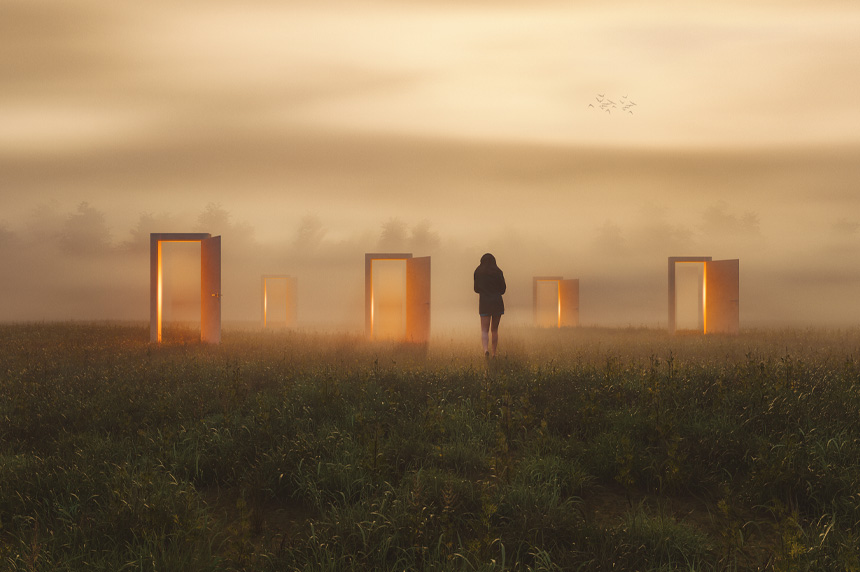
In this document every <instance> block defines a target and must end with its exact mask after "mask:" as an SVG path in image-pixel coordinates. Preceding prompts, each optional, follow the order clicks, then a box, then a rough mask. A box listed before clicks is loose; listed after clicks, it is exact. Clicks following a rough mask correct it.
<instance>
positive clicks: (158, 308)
mask: <svg viewBox="0 0 860 572" xmlns="http://www.w3.org/2000/svg"><path fill="white" fill-rule="evenodd" d="M149 240H150V290H149V292H150V313H149V319H150V338H149V339H150V341H152V342H155V343H159V342H161V341H162V326H163V322H164V268H163V263H164V253H163V249H162V243H163V242H196V243H198V244H200V245H201V253H200V256H201V277H200V284H201V298H202V297H203V294H202V290H203V289H204V288H206V289H207V290H211V291H212V296H213V299H214V300H216V301H217V306H213V303H212V302H211V301H210V300H208V299H206V300H201V304H200V306H201V307H200V319H201V332H200V333H201V340H203V341H207V342H213V343H218V342H220V335H221V332H220V329H221V307H220V300H221V291H220V290H221V237H220V236H218V237H214V238H213V237H212V235H211V234H208V233H150V235H149ZM203 245H206V248H205V249H204V248H203ZM204 250H205V251H206V256H204ZM204 258H205V259H206V260H207V261H208V262H207V263H206V264H205V265H204V263H203V260H204ZM204 267H205V269H206V270H204ZM204 308H205V309H206V311H204ZM204 315H205V318H204ZM204 324H205V325H206V326H207V327H206V328H204ZM204 330H205V331H204Z"/></svg>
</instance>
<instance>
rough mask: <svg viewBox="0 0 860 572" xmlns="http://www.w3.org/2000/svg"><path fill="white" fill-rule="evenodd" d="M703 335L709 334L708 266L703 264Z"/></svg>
mask: <svg viewBox="0 0 860 572" xmlns="http://www.w3.org/2000/svg"><path fill="white" fill-rule="evenodd" d="M702 333H705V334H707V333H708V265H707V263H704V262H703V263H702Z"/></svg>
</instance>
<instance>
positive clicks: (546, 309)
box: [532, 276, 579, 328]
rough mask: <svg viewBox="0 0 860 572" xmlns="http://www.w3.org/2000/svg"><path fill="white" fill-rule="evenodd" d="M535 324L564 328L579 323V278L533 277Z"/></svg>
mask: <svg viewBox="0 0 860 572" xmlns="http://www.w3.org/2000/svg"><path fill="white" fill-rule="evenodd" d="M532 306H533V310H534V322H535V326H537V327H539V328H563V327H571V326H572V327H575V326H578V325H579V279H567V280H565V279H564V278H563V277H561V276H535V277H534V278H533V279H532Z"/></svg>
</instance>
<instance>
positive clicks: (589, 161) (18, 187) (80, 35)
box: [0, 0, 860, 333]
mask: <svg viewBox="0 0 860 572" xmlns="http://www.w3.org/2000/svg"><path fill="white" fill-rule="evenodd" d="M857 70H860V10H858V9H857V8H856V7H854V6H853V5H850V4H847V3H840V2H830V3H824V4H817V5H816V6H815V7H811V6H806V5H804V4H802V3H793V2H789V3H785V4H784V5H782V4H781V5H779V6H776V5H774V4H772V3H769V2H766V1H759V2H751V3H750V2H746V3H733V2H729V3H722V2H721V3H710V2H705V3H701V4H699V5H697V6H695V7H690V6H683V7H682V6H678V5H676V4H675V3H672V2H658V3H656V4H653V5H649V7H648V9H647V10H645V9H643V8H641V7H639V6H638V5H636V4H628V3H624V2H609V3H607V2H602V3H597V2H581V3H570V4H564V3H557V2H540V3H537V4H528V5H518V4H517V3H515V2H506V3H501V4H498V5H493V6H490V5H486V4H482V3H476V2H467V3H463V4H458V5H454V4H451V3H442V4H439V3H430V2H413V3H410V4H409V5H407V6H404V5H400V4H395V3H389V2H365V3H359V4H349V5H348V6H347V5H343V4H341V3H339V2H323V3H305V2H294V3H290V4H288V5H280V4H277V3H270V2H265V1H262V0H259V1H255V2H250V3H244V4H243V5H242V6H233V5H231V4H230V3H224V2H214V3H199V2H190V3H183V4H182V6H176V5H175V4H174V3H168V2H152V3H147V4H146V5H145V6H144V5H137V6H133V5H111V6H104V5H102V4H101V3H98V2H86V1H85V2H79V3H75V4H74V5H72V4H68V3H65V2H46V3H40V4H39V5H38V6H37V5H34V4H33V3H31V2H24V1H19V0H12V1H9V2H4V3H3V5H2V6H0V73H2V76H3V77H4V87H3V89H2V91H0V125H2V128H0V265H2V268H3V269H4V270H3V274H2V279H0V321H22V320H91V319H94V320H103V319H107V320H140V321H144V320H148V316H149V233H151V232H209V233H211V234H213V235H219V234H220V235H222V237H223V243H222V244H223V247H222V248H223V266H222V285H223V287H222V289H223V294H224V298H223V300H222V308H223V318H224V320H225V322H256V321H258V320H259V319H260V298H261V293H260V276H261V275H263V274H290V275H293V276H296V277H297V278H298V284H299V310H298V312H299V314H298V319H299V325H301V326H304V327H332V328H339V329H340V328H344V329H350V330H360V329H362V328H363V315H364V314H363V312H364V309H363V299H364V276H363V272H364V253H366V252H380V251H382V252H385V251H388V252H412V253H413V254H414V255H415V256H426V255H429V256H432V273H433V274H432V275H433V282H432V300H433V301H432V320H433V331H434V333H439V332H441V331H444V329H445V328H463V327H466V328H470V327H474V326H475V322H476V321H477V317H476V316H475V313H476V310H477V308H476V306H477V300H476V295H475V294H474V293H473V292H472V283H471V277H472V271H473V270H474V268H475V266H476V265H477V263H478V260H479V258H480V256H481V255H482V254H483V253H484V252H492V253H493V254H495V256H496V258H497V259H498V262H499V265H500V266H501V268H502V269H503V270H504V271H505V274H506V277H507V280H508V285H509V286H508V293H507V295H506V304H507V308H508V312H507V315H506V318H505V320H506V322H507V323H530V320H531V304H532V300H531V296H532V290H531V278H532V276H535V275H560V276H564V277H565V278H579V279H580V288H581V290H580V294H581V305H580V308H581V323H582V324H583V325H600V326H603V325H605V326H627V325H633V326H653V327H665V325H666V321H667V307H666V304H667V301H666V298H667V296H666V288H667V285H666V282H667V271H666V265H667V258H668V257H669V256H711V257H713V258H714V259H728V258H738V259H740V292H741V297H740V319H741V327H742V328H743V327H755V326H769V325H821V326H844V325H851V324H857V322H858V320H860V297H858V296H857V292H858V288H860V264H858V263H857V261H859V260H860V192H858V187H860V106H858V104H857V98H856V94H857V93H858V88H860V84H858V81H860V80H858V78H860V74H858V73H856V72H857ZM608 100H611V101H613V102H614V103H615V104H617V105H616V106H615V107H609V106H608V104H607V106H606V108H604V107H602V106H601V101H608ZM622 101H624V102H635V103H636V105H635V106H629V107H627V108H626V109H625V108H623V107H622V105H621V103H622ZM589 106H591V107H589ZM170 256H173V254H171V255H170ZM175 256H176V260H175V261H174V262H173V263H172V264H173V266H174V267H176V268H177V269H182V268H187V269H190V270H188V272H189V273H190V274H189V275H190V278H188V277H187V276H186V277H185V278H184V279H183V278H182V277H181V276H179V275H178V273H179V270H177V271H176V272H177V276H176V277H175V280H176V282H174V283H172V285H171V288H169V289H168V290H169V292H168V296H169V297H170V299H169V303H168V305H167V307H166V312H167V313H168V317H169V316H171V315H172V316H173V317H174V319H186V318H188V317H189V316H190V317H191V318H190V319H193V316H194V315H195V310H194V307H195V304H196V302H195V301H194V296H195V295H197V294H195V292H194V289H195V285H194V284H195V280H196V279H195V278H194V270H193V268H194V264H195V261H194V259H195V256H194V253H193V251H191V252H190V253H189V251H187V250H186V251H184V253H183V252H177V253H176V255H175ZM183 284H184V286H183Z"/></svg>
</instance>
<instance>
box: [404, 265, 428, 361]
mask: <svg viewBox="0 0 860 572" xmlns="http://www.w3.org/2000/svg"><path fill="white" fill-rule="evenodd" d="M406 341H408V342H413V343H417V344H426V343H428V342H429V341H430V257H429V256H421V257H418V258H408V259H406Z"/></svg>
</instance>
